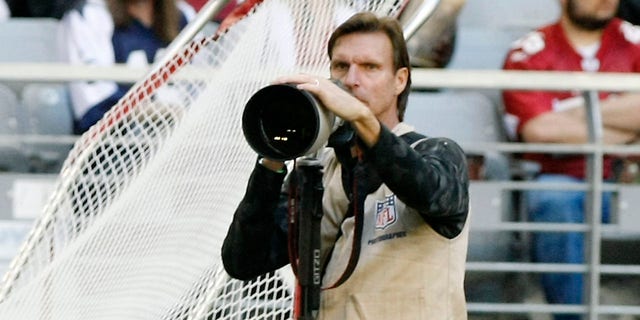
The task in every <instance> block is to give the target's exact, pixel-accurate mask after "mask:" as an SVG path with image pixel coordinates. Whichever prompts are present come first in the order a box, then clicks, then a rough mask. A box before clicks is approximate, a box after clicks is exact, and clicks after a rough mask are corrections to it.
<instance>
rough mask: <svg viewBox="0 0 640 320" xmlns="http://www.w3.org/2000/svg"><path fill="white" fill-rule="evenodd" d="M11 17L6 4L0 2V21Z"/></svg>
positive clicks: (2, 1) (2, 0)
mask: <svg viewBox="0 0 640 320" xmlns="http://www.w3.org/2000/svg"><path fill="white" fill-rule="evenodd" d="M9 17H11V12H10V11H9V7H8V6H7V2H6V1H4V0H0V21H4V20H7V19H9Z"/></svg>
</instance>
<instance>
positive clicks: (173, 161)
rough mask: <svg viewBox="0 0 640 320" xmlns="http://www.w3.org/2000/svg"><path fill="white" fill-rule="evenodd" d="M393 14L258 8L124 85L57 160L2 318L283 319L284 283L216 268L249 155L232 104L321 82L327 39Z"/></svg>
mask: <svg viewBox="0 0 640 320" xmlns="http://www.w3.org/2000/svg"><path fill="white" fill-rule="evenodd" d="M396 2H398V3H396ZM399 2H402V1H394V0H389V1H382V0H380V1H346V0H345V1H329V0H324V1H321V0H308V1H301V0H288V1H285V0H266V1H265V2H264V3H263V4H262V5H260V6H259V7H258V8H257V9H256V10H255V11H254V12H252V13H251V14H249V15H248V16H247V17H246V18H244V19H242V20H240V21H239V22H238V23H237V24H236V25H234V26H233V27H232V28H231V29H230V30H229V31H228V32H227V33H225V34H224V35H223V36H222V37H221V38H220V39H218V41H213V40H210V41H205V42H194V43H192V44H190V45H189V46H186V47H185V48H184V50H183V53H182V54H180V55H179V56H177V57H175V58H174V59H173V60H172V61H171V62H170V63H168V64H167V65H166V66H164V67H163V68H162V69H161V70H159V71H158V72H156V73H155V74H154V75H152V76H150V77H148V78H147V79H145V80H144V81H142V82H141V83H138V84H136V86H134V89H132V90H131V91H130V92H129V93H128V95H127V97H125V98H124V99H123V100H121V101H120V102H119V103H118V105H116V106H115V107H114V108H113V109H112V111H110V112H109V113H108V114H107V115H106V116H105V118H104V119H103V120H102V121H100V122H99V123H98V124H97V125H96V126H94V127H93V128H92V129H91V130H90V131H89V132H87V133H86V134H85V135H83V136H82V137H81V139H80V140H79V141H78V143H76V145H75V147H74V149H73V150H72V152H71V154H70V155H69V158H68V159H67V161H66V162H65V165H64V168H63V169H62V172H61V174H60V178H59V179H58V182H57V188H56V191H55V192H54V194H53V197H52V198H51V199H50V201H49V203H48V205H47V207H46V209H45V210H44V212H43V214H42V216H41V218H40V219H39V220H38V221H37V223H36V225H35V226H34V229H33V230H32V232H31V233H30V235H29V237H28V240H27V241H26V242H25V244H24V245H23V247H22V249H21V252H20V254H19V255H18V256H17V257H16V258H15V259H14V261H13V263H12V266H11V268H10V270H9V272H8V273H7V274H6V275H5V277H4V279H3V283H2V286H1V287H0V289H1V291H0V298H1V299H2V302H1V303H0V318H2V319H64V320H69V319H83V320H84V319H286V318H288V317H289V314H288V312H289V308H290V304H291V294H290V291H289V290H290V289H289V287H290V286H289V285H288V284H287V282H288V281H289V280H290V279H289V277H287V276H284V277H283V276H280V275H281V274H284V275H288V272H287V271H279V272H277V273H274V274H272V275H269V276H264V277H261V278H260V279H257V280H255V281H252V282H240V281H235V280H230V279H229V277H228V276H227V275H226V274H225V273H224V270H223V269H222V267H221V262H220V247H221V244H222V240H223V238H224V236H225V233H226V230H227V227H228V224H229V222H230V221H231V217H232V215H233V211H234V209H235V207H236V205H237V204H238V202H239V201H240V199H241V197H242V195H243V193H244V190H245V186H246V181H247V178H248V175H249V173H250V171H251V169H252V167H253V165H254V160H255V157H256V155H255V153H254V152H253V151H252V150H251V149H250V148H249V147H248V145H247V143H246V142H245V140H244V137H243V135H242V130H241V115H242V110H243V107H244V104H245V103H246V102H247V101H248V99H249V97H250V96H251V95H252V94H253V93H255V92H256V91H257V90H258V89H260V88H262V87H264V86H266V85H267V84H269V82H270V81H272V80H273V79H274V78H275V77H276V76H278V75H283V74H288V73H293V72H298V71H300V70H304V71H305V72H311V73H315V74H319V75H328V59H327V56H326V42H327V39H328V36H329V34H330V32H331V30H333V29H334V28H335V26H336V25H337V24H338V23H340V22H342V21H343V20H344V19H346V18H347V17H349V16H350V15H351V14H352V13H353V12H355V11H360V10H371V11H376V12H378V13H379V14H381V15H395V14H396V12H397V10H398V6H400V4H399ZM167 79H168V81H166V80H167Z"/></svg>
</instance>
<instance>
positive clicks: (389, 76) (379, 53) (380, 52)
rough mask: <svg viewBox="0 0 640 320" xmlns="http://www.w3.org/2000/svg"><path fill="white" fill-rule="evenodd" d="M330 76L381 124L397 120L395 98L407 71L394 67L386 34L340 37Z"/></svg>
mask: <svg viewBox="0 0 640 320" xmlns="http://www.w3.org/2000/svg"><path fill="white" fill-rule="evenodd" d="M331 77H332V78H333V79H337V80H340V81H341V82H342V83H343V84H344V85H345V87H346V88H347V89H348V90H349V91H350V92H351V94H353V95H354V96H355V97H356V98H357V99H358V100H360V101H362V102H363V103H364V104H365V105H367V106H368V107H369V109H371V111H372V112H373V113H374V114H375V116H376V118H378V120H380V121H381V122H382V123H385V124H387V125H389V124H395V123H397V122H398V106H397V97H398V95H399V94H400V93H401V92H402V90H403V89H404V87H405V86H406V83H407V77H408V70H407V69H406V68H401V69H399V70H398V71H397V72H396V71H395V70H394V66H393V48H392V45H391V40H389V38H388V37H387V35H386V34H385V33H383V32H369V33H353V34H348V35H345V36H342V37H340V38H339V39H338V40H337V41H336V43H335V45H334V47H333V53H332V58H331Z"/></svg>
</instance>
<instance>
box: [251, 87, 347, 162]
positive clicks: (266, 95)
mask: <svg viewBox="0 0 640 320" xmlns="http://www.w3.org/2000/svg"><path fill="white" fill-rule="evenodd" d="M334 122H335V116H334V115H333V113H331V112H330V111H328V110H327V109H326V108H325V107H324V106H322V105H321V104H320V103H319V102H318V100H317V99H316V98H315V97H314V96H313V94H311V93H309V92H308V91H305V90H300V89H297V88H296V87H295V85H291V84H277V85H269V86H266V87H264V88H262V89H260V90H259V91H258V92H256V93H255V94H254V95H253V96H251V98H250V99H249V101H248V102H247V104H246V105H245V108H244V112H243V115H242V131H243V133H244V136H245V139H246V140H247V142H248V143H249V145H250V146H251V148H252V149H253V150H254V151H256V152H257V153H258V154H260V155H262V156H263V157H266V158H270V159H273V160H280V161H285V160H291V159H295V158H297V157H300V156H304V155H308V154H311V153H313V152H315V151H317V150H318V149H319V148H320V147H322V146H323V145H324V144H325V142H326V140H327V139H328V138H329V135H330V134H331V131H332V129H333V125H334Z"/></svg>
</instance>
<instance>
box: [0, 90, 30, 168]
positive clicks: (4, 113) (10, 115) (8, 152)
mask: <svg viewBox="0 0 640 320" xmlns="http://www.w3.org/2000/svg"><path fill="white" fill-rule="evenodd" d="M23 125H24V114H23V113H22V109H21V107H20V104H19V102H18V97H17V96H16V94H15V93H14V92H13V91H12V90H11V89H9V88H8V87H7V86H5V85H2V84H0V136H1V138H0V155H2V156H0V171H14V172H25V171H27V164H26V163H27V161H26V158H25V156H24V153H23V152H22V149H21V147H22V144H21V142H20V141H18V140H17V139H15V137H13V136H16V135H19V134H21V133H23V132H24V130H23V129H24V128H23Z"/></svg>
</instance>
